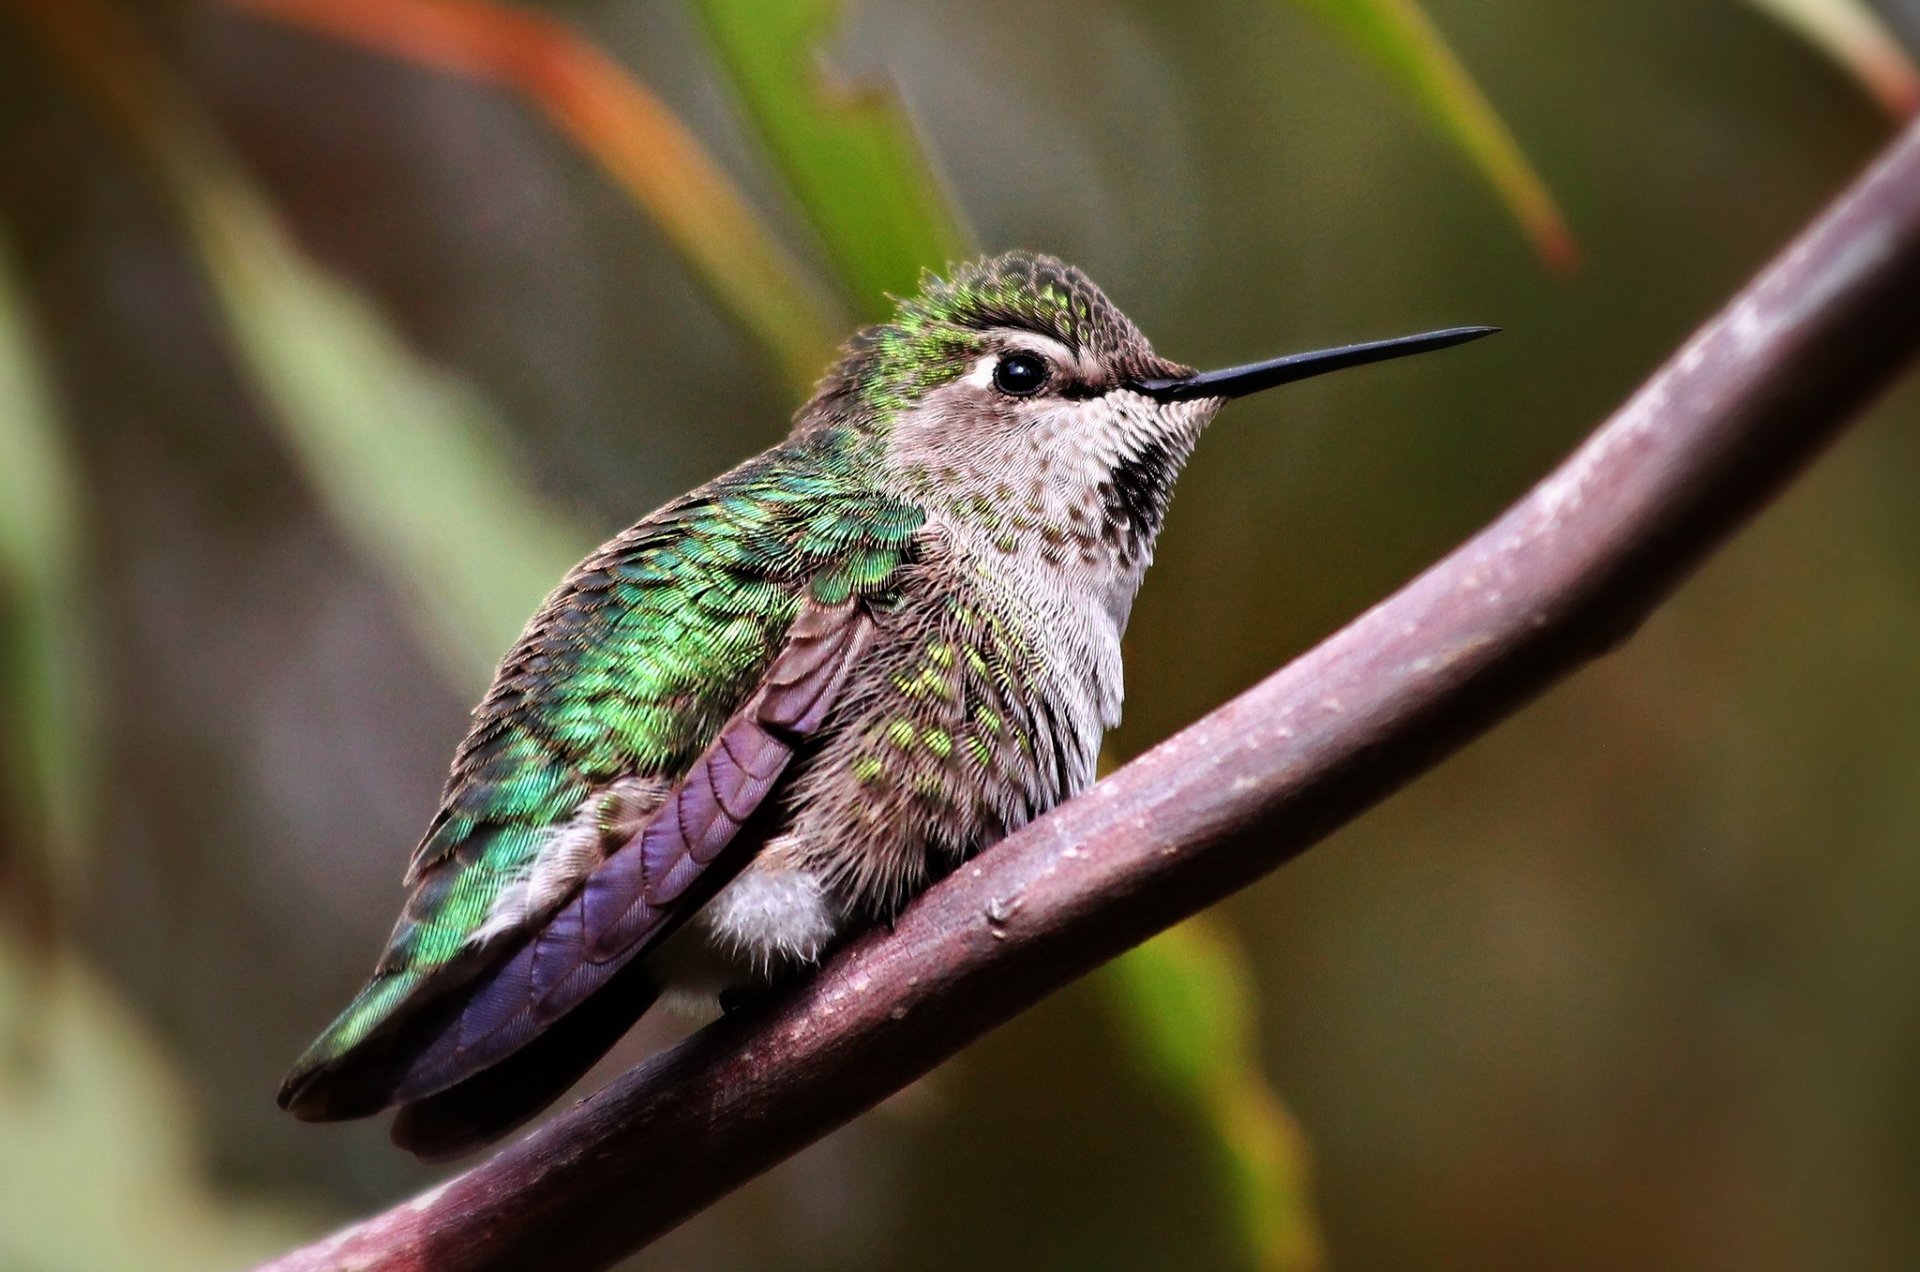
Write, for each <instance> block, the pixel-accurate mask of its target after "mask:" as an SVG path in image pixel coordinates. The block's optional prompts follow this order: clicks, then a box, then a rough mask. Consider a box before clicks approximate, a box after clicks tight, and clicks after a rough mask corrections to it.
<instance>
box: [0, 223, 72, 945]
mask: <svg viewBox="0 0 1920 1272" xmlns="http://www.w3.org/2000/svg"><path fill="white" fill-rule="evenodd" d="M0 455H3V456H5V457H6V458H5V460H4V462H0V731H3V732H4V741H0V783H4V787H5V789H4V790H3V791H0V798H4V799H5V801H6V809H5V811H4V813H0V824H4V825H5V826H6V827H7V830H6V833H5V834H4V837H3V838H0V884H4V885H5V886H4V887H0V899H3V900H5V901H7V902H9V903H10V904H11V905H12V906H13V907H14V908H15V909H18V910H21V911H22V913H21V914H20V915H19V916H18V917H21V918H24V919H26V920H28V921H30V922H34V923H44V922H45V920H46V918H47V917H48V916H47V911H48V908H49V905H50V903H51V902H52V901H53V900H54V899H55V898H57V897H58V896H59V895H61V894H62V893H63V892H64V891H65V890H66V886H67V885H69V884H70V883H71V876H72V874H73V873H74V872H75V870H76V869H77V866H78V857H79V853H80V851H81V850H82V848H83V847H84V845H85V843H86V840H87V833H86V831H87V825H86V823H87V821H88V820H89V819H88V817H87V810H88V809H89V808H90V807H91V806H92V801H91V800H90V799H89V798H88V796H87V788H88V780H87V773H88V765H87V755H88V752H89V750H90V745H89V737H88V734H89V728H88V723H89V721H90V719H91V711H90V704H89V703H88V701H87V696H86V694H85V692H84V686H85V685H86V684H87V683H88V679H87V676H86V674H85V671H86V663H87V656H88V643H89V642H88V639H87V636H88V623H87V620H86V617H85V614H84V605H83V603H82V598H81V590H80V589H81V582H82V580H83V579H84V578H85V577H86V574H85V570H84V566H83V562H82V559H81V512H80V491H79V480H78V476H77V474H76V472H75V466H74V461H73V458H72V456H71V455H69V454H68V452H67V447H66V439H65V435H64V433H63V431H62V427H61V421H60V419H59V418H58V414H57V412H56V410H55V408H54V402H53V394H52V389H51V386H50V385H49V384H48V382H47V376H46V375H45V374H44V364H43V362H42V358H41V352H40V350H39V348H38V347H37V346H36V343H35V340H34V336H33V332H32V330H31V329H30V324H29V319H28V315H27V312H26V306H25V304H24V300H23V298H22V296H21V295H20V290H19V287H18V286H17V283H16V279H15V276H14V272H13V263H12V261H11V260H9V259H7V258H6V256H5V254H4V253H0Z"/></svg>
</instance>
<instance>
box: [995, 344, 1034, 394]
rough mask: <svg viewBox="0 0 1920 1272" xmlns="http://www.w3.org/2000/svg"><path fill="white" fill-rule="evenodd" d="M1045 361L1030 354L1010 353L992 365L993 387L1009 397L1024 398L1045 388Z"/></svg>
mask: <svg viewBox="0 0 1920 1272" xmlns="http://www.w3.org/2000/svg"><path fill="white" fill-rule="evenodd" d="M1047 375H1048V369H1047V360H1046V359H1045V358H1042V357H1040V356H1039V355H1037V354H1032V353H1010V354H1008V355H1007V356H1006V357H1004V358H1002V359H1000V361H998V362H996V363H994V364H993V387H994V388H996V389H998V390H1000V391H1001V392H1002V393H1005V394H1007V395H1008V396H1010V397H1026V396H1027V395H1029V394H1032V393H1038V392H1039V391H1040V390H1041V389H1043V388H1045V387H1046V383H1047Z"/></svg>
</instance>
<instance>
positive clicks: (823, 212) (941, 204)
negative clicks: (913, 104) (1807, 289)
mask: <svg viewBox="0 0 1920 1272" xmlns="http://www.w3.org/2000/svg"><path fill="white" fill-rule="evenodd" d="M695 7H696V8H697V9H698V11H699V13H700V16H701V17H702V18H703V19H704V21H705V24H706V28H707V31H708V33H709V35H710V36H711V37H712V40H713V45H714V50H715V52H716V53H717V54H718V55H719V61H720V65H721V67H722V69H723V70H724V71H725V72H726V74H727V76H728V78H729V80H730V81H731V83H732V84H733V87H734V89H735V91H736V92H737V93H738V94H739V97H740V100H741V102H742V104H743V105H744V106H745V107H746V110H747V114H748V115H749V116H750V117H751V119H752V121H753V123H754V126H755V127H756V128H757V129H758V131H759V134H760V137H761V140H762V141H763V142H765V144H766V146H767V149H768V150H769V151H770V152H771V153H772V155H773V157H774V159H775V160H776V161H777V162H778V164H779V165H780V169H781V171H782V173H783V174H784V175H785V176H786V178H787V184H788V188H789V190H790V191H791V193H792V194H793V197H794V198H795V200H797V201H798V203H799V205H800V207H801V209H802V210H803V211H804V212H805V213H806V216H807V219H808V220H809V221H810V222H811V223H812V225H813V228H814V230H815V231H816V232H817V233H818V234H819V235H820V239H821V242H822V243H823V244H824V245H825V246H826V249H827V253H828V255H829V256H830V257H831V258H832V260H833V264H834V267H835V268H836V270H837V271H838V272H839V274H840V277H841V281H842V282H843V283H844V284H845V285H846V287H847V289H848V290H849V291H850V293H851V294H852V295H853V297H854V300H855V304H856V306H857V308H858V309H859V312H860V313H861V315H862V316H863V317H864V318H866V319H869V320H872V319H878V318H882V317H884V316H885V315H886V313H887V310H888V308H889V305H888V302H887V299H886V298H887V297H888V296H890V295H891V296H906V295H910V294H912V293H913V291H914V290H915V288H916V287H917V285H918V282H919V278H920V271H921V270H923V269H939V268H941V267H943V266H945V265H946V264H947V263H948V262H950V261H954V260H958V259H959V258H960V257H963V256H966V255H968V253H969V247H968V239H967V235H966V234H965V232H964V231H963V230H962V228H961V225H960V219H959V217H958V215H957V214H956V213H955V211H954V210H953V208H952V207H951V205H950V204H949V203H948V202H947V200H946V198H945V197H944V196H943V194H942V192H941V190H940V186H939V182H938V181H937V180H936V178H935V176H934V170H933V165H932V164H931V163H930V162H929V161H928V159H927V157H926V155H925V153H924V152H923V151H922V150H921V148H920V144H919V140H918V138H916V137H915V135H914V132H913V129H912V127H911V125H909V124H908V122H907V119H906V116H905V114H904V113H903V112H902V111H901V109H900V107H899V103H898V102H897V101H896V100H895V99H894V96H893V94H892V92H891V91H890V90H888V89H886V88H885V87H871V86H869V87H861V88H854V87H850V86H848V85H845V84H841V83H837V82H835V81H834V80H833V78H832V77H831V76H830V75H829V74H828V72H827V71H826V70H825V69H824V63H823V61H822V58H823V46H824V45H825V43H826V41H827V40H828V39H829V38H830V37H831V36H832V34H833V30H834V26H835V23H836V22H837V21H838V19H839V17H840V8H841V6H840V4H839V0H696V6H695Z"/></svg>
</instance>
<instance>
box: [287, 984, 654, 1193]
mask: <svg viewBox="0 0 1920 1272" xmlns="http://www.w3.org/2000/svg"><path fill="white" fill-rule="evenodd" d="M484 983H485V982H484V978H482V981H481V984H479V985H476V984H475V983H474V982H473V981H468V982H467V983H466V984H464V985H461V986H460V987H458V988H455V989H453V990H451V991H450V992H446V993H444V994H441V995H437V996H435V997H434V998H433V999H432V1000H431V1001H428V1002H425V1003H417V1004H410V1005H414V1006H416V1010H415V1011H414V1012H412V1013H409V1014H406V1015H404V1016H403V1017H402V1018H401V1019H398V1020H393V1019H392V1018H391V1017H390V1018H389V1020H388V1021H387V1022H383V1023H385V1025H386V1027H384V1028H380V1029H376V1030H374V1031H372V1032H370V1033H367V1034H366V1035H364V1036H362V1037H361V1038H359V1039H358V1040H357V1041H356V1042H355V1043H354V1044H353V1045H352V1046H351V1047H348V1048H346V1049H344V1050H341V1049H338V1048H332V1047H325V1044H326V1043H327V1042H328V1040H329V1039H332V1038H334V1037H335V1036H336V1033H337V1032H338V1026H336V1028H335V1029H331V1030H329V1031H328V1034H327V1035H326V1036H325V1037H323V1038H322V1040H321V1042H320V1043H316V1044H315V1047H314V1049H313V1050H312V1051H310V1052H309V1053H308V1055H307V1056H303V1057H302V1058H301V1060H300V1062H299V1063H298V1064H296V1065H295V1067H294V1070H293V1072H292V1073H291V1074H289V1075H288V1077H287V1080H286V1082H285V1083H284V1084H282V1086H281V1088H280V1097H279V1098H280V1106H281V1107H282V1108H284V1109H287V1110H289V1111H290V1112H292V1113H293V1114H294V1116H296V1117H298V1118H300V1119H302V1120H303V1121H309V1122H332V1121H341V1120H345V1119H349V1118H359V1117H371V1116H372V1115H374V1114H375V1113H378V1112H380V1111H382V1110H383V1109H386V1108H390V1107H392V1106H393V1104H394V1103H396V1100H397V1097H398V1093H399V1091H400V1089H401V1088H402V1087H403V1086H405V1085H408V1084H409V1082H410V1080H411V1079H413V1078H414V1077H415V1076H416V1071H417V1069H418V1067H419V1064H420V1061H421V1060H422V1059H423V1057H424V1056H425V1055H426V1054H427V1053H428V1052H429V1051H431V1050H432V1049H433V1047H434V1045H435V1044H436V1043H437V1042H439V1041H440V1040H441V1038H442V1036H443V1035H444V1034H446V1033H447V1031H449V1030H455V1029H458V1028H460V1026H461V1023H462V1021H463V1018H464V1017H466V1016H467V1015H468V1013H469V1012H470V1011H472V1010H473V1009H474V1008H475V1007H476V1005H477V1004H475V1003H474V1001H473V999H474V997H475V991H476V990H477V989H479V988H481V987H482V986H483V985H484ZM369 988H372V987H369ZM659 996H660V987H659V985H658V984H657V983H655V981H654V979H653V978H652V976H651V975H650V974H649V973H648V971H647V969H646V968H645V966H644V965H643V964H642V963H641V962H640V961H639V960H635V961H634V962H632V963H630V964H628V965H627V966H626V967H623V968H621V969H620V971H619V972H618V973H616V974H615V975H614V976H612V977H611V978H609V980H608V981H607V983H606V984H605V985H603V986H601V987H600V988H599V989H598V990H597V991H596V992H594V993H593V994H591V995H590V996H588V997H587V999H586V1000H585V1001H584V1002H582V1003H580V1004H579V1005H578V1006H576V1007H574V1008H573V1009H572V1010H571V1011H569V1012H567V1013H566V1014H565V1015H563V1016H561V1017H560V1018H559V1019H557V1020H554V1021H553V1022H551V1023H550V1024H548V1025H547V1026H546V1027H545V1028H544V1029H543V1030H542V1031H541V1032H540V1033H539V1034H538V1035H537V1036H535V1037H534V1038H533V1039H532V1040H531V1041H530V1042H528V1043H526V1044H525V1045H524V1046H522V1047H520V1048H519V1049H518V1050H517V1051H515V1052H513V1053H512V1054H511V1055H509V1056H507V1057H506V1058H505V1059H503V1060H501V1061H500V1062H498V1063H496V1064H494V1065H491V1066H489V1067H488V1068H485V1069H482V1070H480V1071H479V1072H478V1073H475V1074H473V1075H472V1076H471V1077H468V1078H465V1079H463V1080H461V1081H459V1082H456V1083H454V1084H453V1085H452V1086H449V1087H447V1088H446V1089H444V1090H441V1091H437V1092H435V1093H434V1094H432V1095H429V1096H426V1097H425V1098H423V1099H419V1100H414V1101H412V1102H409V1103H404V1104H402V1105H401V1108H400V1112H399V1115H398V1116H397V1117H396V1118H395V1120H394V1124H393V1142H394V1143H395V1144H397V1145H399V1146H400V1147H401V1148H404V1149H406V1150H407V1151H409V1152H411V1153H413V1154H415V1155H416V1156H418V1157H420V1158H422V1159H423V1160H427V1161H440V1160H444V1159H446V1158H451V1157H458V1156H461V1155H462V1154H465V1153H469V1152H472V1151H474V1150H475V1149H478V1148H482V1147H484V1146H485V1145H487V1144H490V1143H492V1142H493V1141H495V1140H497V1139H499V1138H501V1137H502V1136H504V1135H506V1134H507V1133H509V1132H510V1131H512V1130H514V1129H515V1128H517V1127H519V1126H521V1125H523V1124H525V1123H526V1122H527V1121H529V1120H530V1119H532V1118H533V1117H534V1116H535V1115H537V1114H538V1113H539V1112H540V1111H541V1110H542V1109H545V1108H546V1107H547V1106H548V1105H550V1104H552V1103H553V1102H554V1101H555V1100H557V1099H559V1098H560V1097H561V1096H562V1095H564V1094H566V1092H567V1090H568V1088H570V1087H572V1086H573V1084H574V1083H575V1082H577V1081H579V1080H580V1078H581V1077H583V1076H584V1075H585V1074H586V1072H587V1070H589V1069H591V1068H592V1067H593V1066H594V1065H595V1064H596V1063H598V1062H599V1060H600V1058H601V1057H602V1056H604V1055H606V1053H607V1052H608V1051H610V1050H611V1049H612V1048H613V1044H614V1043H616V1042H618V1041H619V1040H620V1038H621V1036H622V1035H624V1034H625V1033H626V1032H627V1030H628V1029H630V1028H632V1026H633V1023H634V1022H635V1021H636V1020H638V1019H639V1018H640V1017H641V1016H642V1015H643V1014H644V1013H645V1012H646V1011H647V1009H648V1008H649V1007H651V1006H652V1005H653V1003H654V1001H655V1000H656V999H658V998H659ZM356 1006H358V1004H356ZM353 1012H354V1009H353V1008H349V1009H348V1013H346V1015H343V1020H344V1019H346V1016H347V1015H352V1014H353ZM323 1048H324V1049H323Z"/></svg>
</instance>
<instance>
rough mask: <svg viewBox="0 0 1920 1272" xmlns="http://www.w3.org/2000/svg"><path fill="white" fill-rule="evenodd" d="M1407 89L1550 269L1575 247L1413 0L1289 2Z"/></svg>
mask: <svg viewBox="0 0 1920 1272" xmlns="http://www.w3.org/2000/svg"><path fill="white" fill-rule="evenodd" d="M1293 2H1294V4H1296V5H1297V6H1298V7H1300V8H1302V9H1304V10H1306V11H1307V12H1308V13H1310V14H1312V15H1313V16H1314V17H1316V18H1318V19H1320V21H1322V22H1323V23H1325V24H1326V25H1327V26H1328V27H1330V28H1332V29H1333V31H1334V32H1336V33H1337V34H1338V35H1339V36H1340V37H1341V38H1342V39H1344V40H1345V41H1346V42H1347V43H1348V44H1349V45H1350V46H1352V47H1353V48H1354V49H1355V50H1357V51H1358V52H1360V53H1361V54H1363V55H1364V56H1366V57H1367V58H1368V59H1369V60H1370V61H1372V62H1373V63H1374V64H1375V65H1377V66H1378V67H1379V68H1380V69H1381V70H1382V71H1384V72H1385V73H1386V74H1387V76H1388V77H1389V78H1391V79H1393V80H1394V81H1395V82H1396V83H1398V84H1399V85H1400V87H1401V88H1403V89H1405V90H1406V91H1407V92H1408V93H1409V94H1410V95H1411V96H1412V97H1413V98H1414V100H1415V101H1417V102H1418V103H1419V104H1420V107H1421V108H1422V109H1423V110H1424V111H1425V112H1426V113H1427V115H1428V117H1429V118H1431V119H1432V120H1433V121H1434V123H1435V124H1436V125H1437V126H1438V127H1439V129H1440V131H1441V132H1442V133H1443V134H1445V135H1446V137H1447V139H1448V140H1449V141H1451V142H1452V143H1453V144H1454V146H1455V147H1456V148H1457V149H1459V150H1460V151H1461V152H1462V153H1464V154H1465V155H1466V156H1467V158H1468V159H1469V160H1471V161H1472V163H1473V165H1474V167H1476V168H1478V169H1479V170H1480V174H1481V176H1483V177H1484V178H1485V179H1486V180H1487V182H1488V184H1489V185H1491V186H1492V187H1493V188H1494V190H1495V191H1496V192H1497V193H1498V194H1499V196H1500V198H1501V200H1502V201H1503V202H1505V203H1506V205H1507V209H1508V211H1509V212H1511V213H1512V215H1513V218H1514V219H1515V220H1516V221H1518V222H1519V223H1520V228H1521V229H1522V230H1523V231H1525V233H1526V235H1527V238H1528V239H1529V240H1530V241H1531V242H1532V243H1533V247H1534V250H1535V251H1536V252H1538V253H1539V255H1540V257H1541V259H1542V260H1544V261H1545V262H1546V263H1547V266H1548V268H1550V269H1552V270H1554V271H1555V272H1557V273H1563V274H1564V273H1571V272H1572V271H1573V270H1575V269H1576V268H1578V266H1579V261H1580V253H1579V248H1578V247H1577V246H1576V245H1575V243H1574V240H1573V232H1572V230H1571V229H1569V228H1568V226H1567V221H1566V217H1565V216H1564V215H1563V214H1562V213H1561V211H1560V206H1559V204H1558V203H1557V202H1555V200H1554V197H1553V194H1552V192H1551V191H1550V190H1548V189H1547V184H1546V182H1545V181H1543V180H1542V179H1541V177H1540V174H1539V173H1538V172H1536V171H1535V170H1534V168H1533V165H1532V164H1531V163H1529V162H1528V161H1527V157H1526V155H1525V154H1524V153H1523V152H1522V151H1521V149H1520V144H1519V142H1517V141H1515V140H1514V137H1513V134H1512V133H1511V132H1510V131H1508V129H1507V126H1506V124H1504V123H1502V122H1501V119H1500V116H1499V114H1498V113H1497V112H1496V111H1495V110H1494V108H1493V105H1492V103H1490V102H1489V101H1488V100H1487V98H1486V95H1485V94H1484V93H1482V92H1481V91H1480V88H1479V86H1478V85H1476V84H1475V83H1474V82H1473V77H1472V76H1470V75H1468V74H1467V71H1466V68H1465V67H1463V66H1462V65H1461V64H1460V60H1459V58H1457V57H1456V56H1455V55H1454V52H1453V50H1452V49H1451V48H1450V47H1448V45H1447V42H1446V39H1445V38H1444V37H1443V36H1442V35H1441V34H1440V31H1439V28H1438V27H1436V26H1434V24H1433V20H1432V19H1431V18H1429V17H1428V16H1427V13H1426V10H1424V9H1422V8H1421V7H1420V5H1419V4H1418V3H1416V0H1293Z"/></svg>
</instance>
